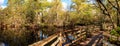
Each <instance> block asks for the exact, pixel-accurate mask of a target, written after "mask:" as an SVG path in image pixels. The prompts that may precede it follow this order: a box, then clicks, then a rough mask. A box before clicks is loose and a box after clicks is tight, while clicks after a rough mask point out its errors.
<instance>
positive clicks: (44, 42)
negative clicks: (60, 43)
mask: <svg viewBox="0 0 120 46" xmlns="http://www.w3.org/2000/svg"><path fill="white" fill-rule="evenodd" d="M57 36H58V35H57V34H54V35H52V36H50V37H48V38H46V39H43V40H42V41H39V42H36V43H33V44H31V45H29V46H38V45H39V46H44V45H45V44H47V43H49V42H50V41H52V40H53V39H55V38H57Z"/></svg>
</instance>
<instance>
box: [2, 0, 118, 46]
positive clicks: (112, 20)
mask: <svg viewBox="0 0 120 46" xmlns="http://www.w3.org/2000/svg"><path fill="white" fill-rule="evenodd" d="M119 5H120V1H119V0H105V1H104V0H103V1H101V0H96V3H94V4H91V3H89V1H87V0H72V4H71V6H70V9H68V10H65V9H63V8H62V2H61V0H54V1H52V2H48V1H47V0H8V6H7V7H6V8H5V9H0V41H2V42H6V43H8V44H9V45H10V46H20V45H22V46H23V45H24V46H27V45H29V44H31V43H33V42H36V41H39V32H40V31H42V32H44V33H45V34H48V35H50V34H52V33H49V32H53V33H55V32H57V30H58V29H60V28H63V27H66V28H72V27H74V26H75V25H80V26H83V25H98V26H100V27H101V28H100V29H101V30H102V31H108V32H110V34H112V35H113V36H117V37H119V36H120V27H119V26H120V22H119V21H120V19H119V18H120V17H119V15H120V9H119V8H120V7H119ZM106 23H107V24H108V25H109V26H112V27H113V28H111V30H109V29H106ZM117 40H118V39H117ZM117 40H116V41H117Z"/></svg>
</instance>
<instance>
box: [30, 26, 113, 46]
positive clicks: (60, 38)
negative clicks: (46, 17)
mask: <svg viewBox="0 0 120 46" xmlns="http://www.w3.org/2000/svg"><path fill="white" fill-rule="evenodd" d="M88 32H89V31H86V30H84V29H82V28H75V29H73V30H67V31H63V32H62V33H55V34H53V35H51V36H49V37H48V38H46V39H43V40H42V41H38V42H36V43H33V44H31V45H29V46H108V45H112V44H107V42H106V41H104V40H103V39H104V35H106V34H105V33H104V32H103V31H100V32H97V33H94V32H92V33H91V37H87V35H89V34H87V33H88ZM65 33H66V34H67V36H69V35H71V36H74V39H68V38H67V36H66V35H65ZM107 35H108V34H107ZM112 46H114V45H112Z"/></svg>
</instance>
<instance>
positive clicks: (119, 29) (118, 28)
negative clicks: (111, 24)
mask: <svg viewBox="0 0 120 46" xmlns="http://www.w3.org/2000/svg"><path fill="white" fill-rule="evenodd" d="M110 34H111V35H114V36H120V27H117V28H116V30H115V29H113V30H112V31H110Z"/></svg>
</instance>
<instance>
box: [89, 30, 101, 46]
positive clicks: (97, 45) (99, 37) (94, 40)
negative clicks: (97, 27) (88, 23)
mask: <svg viewBox="0 0 120 46" xmlns="http://www.w3.org/2000/svg"><path fill="white" fill-rule="evenodd" d="M102 39H103V33H102V32H101V33H100V34H98V35H95V36H94V37H93V38H92V40H91V41H90V42H89V43H88V44H87V46H92V45H94V44H95V46H102V42H101V40H102ZM96 41H97V42H96Z"/></svg>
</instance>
